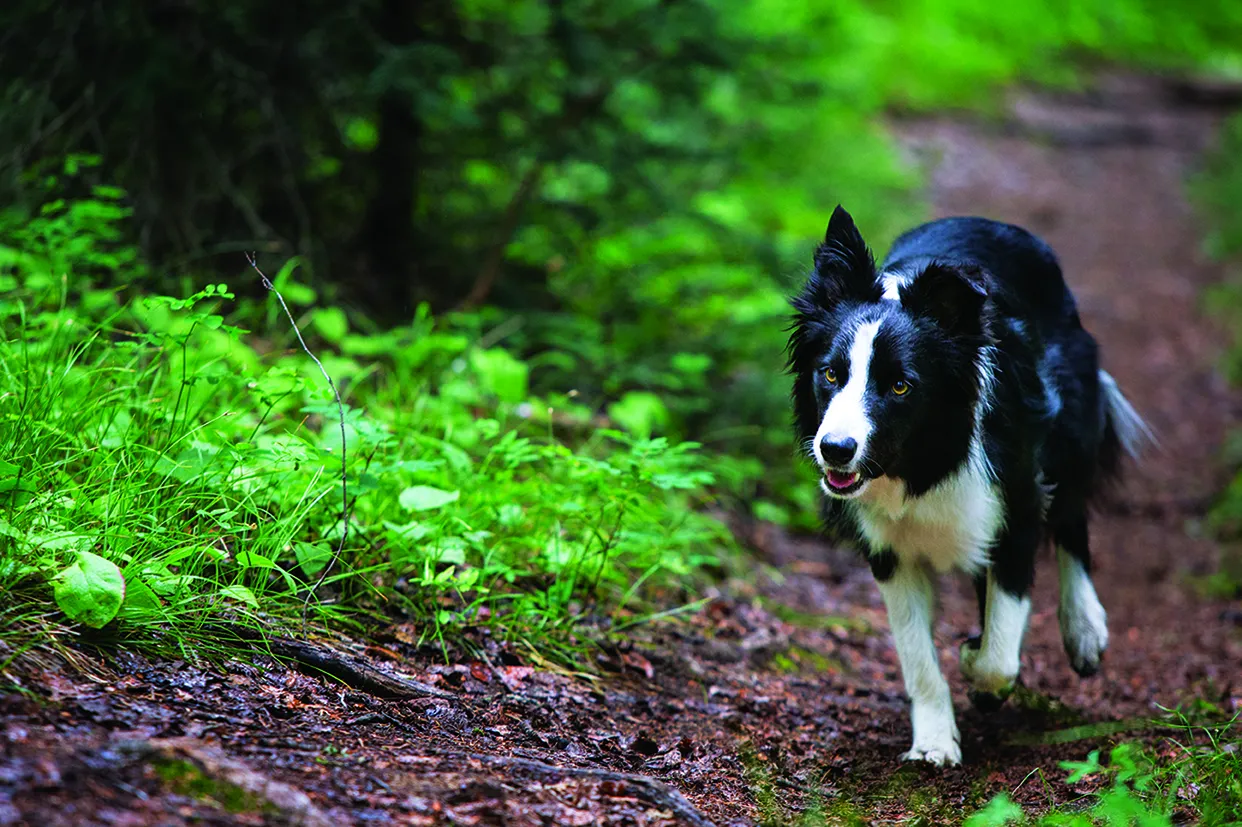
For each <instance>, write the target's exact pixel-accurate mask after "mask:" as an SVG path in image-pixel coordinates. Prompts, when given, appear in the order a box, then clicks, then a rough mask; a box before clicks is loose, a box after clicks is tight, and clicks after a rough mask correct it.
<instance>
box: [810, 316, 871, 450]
mask: <svg viewBox="0 0 1242 827" xmlns="http://www.w3.org/2000/svg"><path fill="white" fill-rule="evenodd" d="M879 332H880V322H879V321H874V322H863V323H862V324H860V325H858V327H857V328H855V330H854V337H853V339H852V340H851V342H850V366H849V375H848V376H847V377H846V381H845V387H844V388H841V389H840V390H838V391H837V393H836V395H834V396H833V397H832V400H831V401H830V402H829V403H828V409H827V410H826V411H824V418H823V420H821V421H820V423H819V430H818V431H817V432H816V434H815V443H814V445H812V446H811V450H812V451H814V453H815V459H816V460H818V461H819V463H820V464H821V465H822V464H823V463H824V456H823V454H822V453H821V452H820V447H819V446H820V443H821V442H823V440H824V438H825V437H828V438H830V439H831V440H833V441H841V440H845V439H853V440H854V441H855V442H857V443H858V452H857V453H856V454H855V456H858V457H861V456H864V455H865V451H866V449H867V439H868V437H870V436H871V428H872V425H871V419H870V417H868V415H867V383H868V381H869V380H868V374H869V373H870V372H871V354H872V351H874V349H875V337H876V335H877V334H878V333H879Z"/></svg>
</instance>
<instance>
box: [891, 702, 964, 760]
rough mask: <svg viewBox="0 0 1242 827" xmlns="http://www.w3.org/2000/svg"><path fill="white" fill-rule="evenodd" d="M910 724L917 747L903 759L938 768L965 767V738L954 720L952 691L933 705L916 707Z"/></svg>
mask: <svg viewBox="0 0 1242 827" xmlns="http://www.w3.org/2000/svg"><path fill="white" fill-rule="evenodd" d="M910 723H911V724H912V729H913V730H914V733H913V735H914V737H913V738H912V739H911V740H912V741H913V742H914V744H913V746H911V747H910V751H909V752H906V753H905V754H903V755H902V756H901V757H902V758H903V759H904V760H906V761H926V762H928V763H929V764H935V765H936V766H937V767H943V766H945V765H953V764H960V763H962V748H961V746H959V744H960V742H961V736H960V735H959V734H958V731H957V722H956V721H955V720H954V718H953V701H952V700H951V699H950V697H949V687H948V686H947V685H946V686H945V687H944V692H943V693H941V694H939V695H938V696H937V697H936V698H935V699H933V700H931V701H929V702H923V703H912V704H911V707H910Z"/></svg>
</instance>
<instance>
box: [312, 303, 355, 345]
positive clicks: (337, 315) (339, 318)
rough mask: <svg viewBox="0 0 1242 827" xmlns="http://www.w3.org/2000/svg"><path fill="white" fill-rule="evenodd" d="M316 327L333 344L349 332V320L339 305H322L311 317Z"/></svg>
mask: <svg viewBox="0 0 1242 827" xmlns="http://www.w3.org/2000/svg"><path fill="white" fill-rule="evenodd" d="M311 320H312V322H313V324H314V325H315V329H316V330H318V331H319V333H320V335H322V336H323V337H324V338H325V339H327V340H328V341H329V342H332V343H333V344H335V343H337V342H340V341H341V340H342V339H344V338H345V335H346V334H347V333H349V320H348V319H346V318H345V311H344V310H341V309H340V308H339V307H320V308H318V309H317V310H315V313H314V315H313V316H312V317H311Z"/></svg>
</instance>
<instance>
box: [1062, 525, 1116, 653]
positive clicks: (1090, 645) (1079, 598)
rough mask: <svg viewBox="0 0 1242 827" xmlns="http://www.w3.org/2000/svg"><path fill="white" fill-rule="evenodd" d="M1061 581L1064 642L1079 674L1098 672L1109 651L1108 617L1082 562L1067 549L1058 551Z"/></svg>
mask: <svg viewBox="0 0 1242 827" xmlns="http://www.w3.org/2000/svg"><path fill="white" fill-rule="evenodd" d="M1057 568H1058V569H1059V571H1060V580H1061V606H1060V609H1059V611H1058V612H1057V617H1058V619H1059V620H1060V621H1061V639H1062V640H1064V641H1065V648H1066V650H1067V651H1068V652H1069V653H1070V658H1071V659H1072V660H1073V661H1074V668H1075V669H1077V670H1078V671H1080V672H1081V671H1083V670H1084V669H1085V670H1088V671H1095V670H1096V669H1098V668H1099V666H1100V658H1101V657H1102V656H1103V654H1104V650H1105V649H1107V648H1108V615H1107V614H1106V613H1105V611H1104V607H1103V606H1102V605H1100V598H1099V597H1098V596H1097V595H1096V593H1095V586H1094V585H1093V584H1092V583H1091V577H1090V576H1089V575H1088V574H1087V570H1086V569H1085V568H1083V565H1082V563H1081V562H1080V561H1079V560H1078V559H1077V558H1076V557H1074V556H1073V555H1072V554H1070V553H1069V552H1067V551H1066V550H1065V549H1063V548H1058V549H1057Z"/></svg>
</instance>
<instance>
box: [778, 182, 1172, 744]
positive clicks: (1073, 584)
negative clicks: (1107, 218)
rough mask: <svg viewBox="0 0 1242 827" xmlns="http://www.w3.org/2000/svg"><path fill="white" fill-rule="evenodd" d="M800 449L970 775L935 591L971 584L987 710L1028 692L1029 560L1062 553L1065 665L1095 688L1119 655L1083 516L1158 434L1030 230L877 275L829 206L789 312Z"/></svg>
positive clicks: (932, 721) (957, 233)
mask: <svg viewBox="0 0 1242 827" xmlns="http://www.w3.org/2000/svg"><path fill="white" fill-rule="evenodd" d="M793 307H794V311H795V315H794V321H793V327H792V330H793V333H792V335H791V336H790V341H789V357H790V358H789V361H790V371H791V373H793V375H794V388H793V398H794V407H795V418H796V421H797V428H798V436H799V438H800V439H801V440H802V441H803V444H804V446H805V449H806V451H807V452H808V453H809V454H810V455H811V457H813V458H814V460H815V462H816V463H817V464H818V466H819V470H820V471H821V473H822V480H821V482H820V485H821V487H822V488H823V490H824V493H825V494H826V495H827V500H826V503H825V511H826V517H827V526H828V528H829V530H830V532H832V533H834V534H835V535H836V536H837V537H838V538H839V539H842V540H845V541H847V542H851V543H853V544H854V545H856V546H858V547H859V549H860V550H861V551H862V552H863V553H864V554H865V555H866V556H867V560H868V561H869V562H870V564H871V570H872V572H873V573H874V575H875V578H876V580H877V581H878V583H879V589H880V593H881V595H882V596H883V599H884V604H885V607H886V609H887V611H888V618H889V624H890V626H891V627H892V630H893V638H894V642H895V644H896V648H897V655H898V657H899V659H900V661H901V670H902V675H903V677H904V679H905V685H906V692H907V694H908V695H909V696H910V702H911V713H910V714H911V723H912V726H913V730H914V743H913V746H912V747H911V749H910V751H909V752H907V753H906V754H905V756H904V757H905V758H907V759H910V760H925V761H930V762H932V763H934V764H956V763H958V762H960V761H961V748H960V746H959V737H958V731H957V725H956V723H955V722H954V716H953V702H952V698H951V697H950V694H949V685H948V683H947V682H946V681H945V679H944V676H943V675H942V674H941V671H940V667H939V659H938V656H937V652H936V647H935V644H934V642H933V639H932V622H933V609H934V594H933V588H932V573H933V572H944V571H947V570H949V569H954V568H956V569H960V570H964V571H965V572H967V573H968V574H970V575H972V576H973V578H974V582H975V588H976V591H977V592H978V595H979V604H980V619H981V624H982V630H983V633H982V636H981V638H978V639H973V640H971V641H968V642H967V643H966V644H965V645H964V646H963V647H962V650H961V655H960V657H961V669H962V673H963V674H964V676H965V677H966V679H967V681H968V682H969V683H970V684H971V686H972V687H973V691H972V697H973V698H974V700H975V701H976V702H977V703H979V704H981V705H986V704H988V703H991V704H995V703H997V702H998V699H1001V700H1003V699H1004V697H1005V696H1007V695H1008V693H1009V692H1010V691H1011V690H1012V688H1013V686H1014V683H1015V681H1016V679H1017V677H1018V666H1019V656H1020V653H1021V648H1022V638H1023V635H1024V633H1025V631H1026V625H1027V618H1028V616H1029V615H1030V611H1031V601H1030V592H1031V586H1032V583H1033V581H1034V575H1035V558H1036V552H1037V550H1038V548H1039V547H1040V545H1041V544H1042V542H1043V541H1044V539H1045V538H1046V537H1050V538H1051V539H1052V541H1053V542H1054V543H1055V545H1056V551H1057V561H1058V565H1059V569H1060V586H1061V600H1060V612H1059V616H1060V622H1061V635H1062V639H1063V640H1064V643H1065V650H1066V652H1067V653H1068V655H1069V659H1070V662H1071V664H1072V665H1073V667H1074V669H1075V670H1076V671H1077V672H1078V673H1079V674H1080V675H1084V676H1085V675H1091V674H1093V673H1094V672H1095V671H1096V670H1097V669H1098V668H1099V665H1100V658H1101V656H1102V655H1103V654H1104V649H1105V648H1106V646H1107V645H1108V627H1107V625H1106V622H1105V613H1104V608H1103V606H1101V605H1100V601H1099V599H1098V598H1097V597H1096V593H1095V587H1094V586H1093V585H1092V582H1091V577H1090V573H1089V572H1090V568H1091V555H1090V551H1089V549H1088V542H1087V509H1088V504H1089V502H1090V501H1091V499H1092V496H1093V495H1094V494H1096V493H1098V492H1099V491H1100V490H1101V488H1102V486H1103V485H1104V484H1105V483H1107V482H1108V481H1109V480H1110V479H1111V478H1112V477H1114V476H1115V474H1116V472H1117V470H1118V465H1119V463H1120V461H1121V454H1122V451H1123V450H1124V451H1126V452H1128V453H1131V454H1133V453H1135V451H1136V450H1137V448H1138V445H1139V443H1140V441H1141V440H1142V439H1143V438H1145V437H1148V436H1150V433H1149V431H1148V430H1147V427H1146V425H1145V424H1144V423H1143V421H1142V420H1141V419H1140V418H1139V417H1138V415H1137V414H1136V413H1135V411H1134V408H1133V407H1131V405H1130V403H1129V402H1127V401H1126V399H1125V397H1124V396H1122V394H1121V392H1120V390H1118V388H1117V385H1116V383H1115V382H1114V381H1113V379H1112V377H1110V376H1109V375H1108V374H1107V373H1105V372H1104V371H1102V370H1100V368H1099V362H1098V357H1097V352H1096V343H1095V340H1094V339H1093V338H1092V337H1091V335H1090V334H1088V333H1087V332H1086V331H1085V330H1083V328H1082V325H1081V324H1080V322H1079V319H1078V311H1077V309H1076V308H1075V304H1074V298H1073V296H1072V295H1071V294H1070V291H1069V289H1068V288H1067V287H1066V285H1065V281H1064V279H1063V278H1062V276H1061V268H1060V265H1059V264H1058V263H1057V259H1056V256H1055V255H1054V254H1053V252H1052V250H1051V249H1050V248H1049V247H1048V245H1047V244H1045V243H1044V242H1043V241H1041V240H1040V239H1038V238H1036V237H1035V236H1033V235H1031V234H1030V233H1029V232H1027V231H1025V230H1023V229H1021V228H1019V227H1015V226H1012V225H1008V224H1001V223H998V222H995V221H990V220H987V219H983V218H947V219H943V220H940V221H934V222H932V223H929V224H924V225H923V226H920V227H917V228H915V229H913V230H910V231H909V232H907V233H906V234H904V235H902V236H901V237H900V238H898V239H897V241H896V242H895V243H894V245H893V249H892V250H891V252H890V253H889V256H888V259H887V260H886V261H885V262H884V264H883V266H882V267H881V268H880V269H879V270H878V271H877V269H876V266H875V260H874V259H873V258H872V256H871V253H870V251H869V250H868V249H867V246H866V244H865V243H864V242H863V239H862V236H861V235H860V234H859V232H858V230H857V229H856V228H855V226H854V221H853V219H852V218H851V217H850V216H849V214H848V213H847V212H845V210H843V209H841V207H839V206H838V207H837V209H836V211H835V212H834V213H833V214H832V219H831V221H830V222H829V224H828V232H827V234H826V236H825V238H824V243H823V244H822V245H820V247H819V248H818V249H817V251H816V253H815V269H814V272H813V273H812V275H811V277H810V279H809V280H808V281H807V283H806V286H805V287H804V288H803V290H802V292H801V294H800V295H798V296H797V297H796V298H794V299H793Z"/></svg>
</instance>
